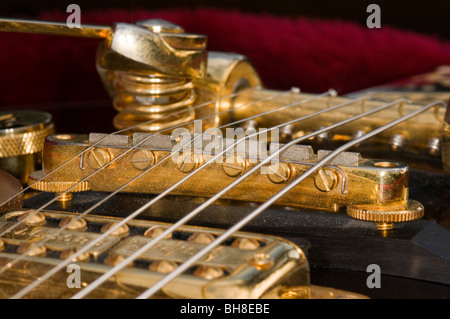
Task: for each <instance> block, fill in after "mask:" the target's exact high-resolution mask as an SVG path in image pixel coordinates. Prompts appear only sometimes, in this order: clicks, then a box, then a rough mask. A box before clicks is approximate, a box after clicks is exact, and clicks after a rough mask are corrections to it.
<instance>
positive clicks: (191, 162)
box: [177, 152, 202, 173]
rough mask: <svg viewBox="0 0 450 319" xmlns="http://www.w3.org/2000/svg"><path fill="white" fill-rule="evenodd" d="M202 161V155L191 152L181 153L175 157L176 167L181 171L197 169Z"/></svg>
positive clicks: (188, 171)
mask: <svg viewBox="0 0 450 319" xmlns="http://www.w3.org/2000/svg"><path fill="white" fill-rule="evenodd" d="M201 162H202V156H201V155H199V154H196V153H193V152H187V153H182V154H180V155H179V156H178V157H177V167H178V169H179V170H180V171H181V172H183V173H190V172H192V171H193V170H195V169H197V167H198V166H199V164H200V163H201Z"/></svg>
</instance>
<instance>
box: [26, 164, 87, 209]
mask: <svg viewBox="0 0 450 319" xmlns="http://www.w3.org/2000/svg"><path fill="white" fill-rule="evenodd" d="M43 178H44V174H43V172H42V171H35V172H33V173H31V174H30V175H29V176H28V184H29V185H30V187H31V188H32V189H35V190H38V191H41V192H50V193H56V196H59V197H58V199H57V200H58V201H60V202H67V201H69V200H71V199H72V193H74V192H85V191H88V190H90V185H89V182H88V181H84V182H80V183H79V182H78V181H65V182H61V181H57V180H51V179H45V180H44V179H43ZM71 187H72V188H71ZM69 188H71V189H70V192H66V191H67V190H68V189H69Z"/></svg>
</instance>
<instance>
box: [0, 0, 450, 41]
mask: <svg viewBox="0 0 450 319" xmlns="http://www.w3.org/2000/svg"><path fill="white" fill-rule="evenodd" d="M71 3H76V4H78V5H79V6H80V7H81V9H82V11H83V10H90V9H124V10H127V11H129V12H130V20H132V19H133V17H132V13H133V11H134V10H138V9H147V10H153V9H154V10H158V9H167V8H196V7H209V8H218V9H220V8H223V9H234V10H238V11H241V12H248V13H271V14H275V15H280V16H293V17H299V16H303V17H314V18H326V19H341V20H346V21H352V22H356V23H359V24H362V25H365V23H366V19H367V17H368V15H369V14H368V13H366V8H367V6H368V5H369V4H371V3H375V4H378V5H379V6H380V7H381V22H382V26H383V25H390V26H393V27H396V28H400V29H405V30H412V31H416V32H421V33H424V34H427V35H431V36H437V37H439V38H441V39H450V1H448V0H427V1H424V0H409V1H405V0H401V1H397V0H396V1H392V0H345V1H336V0H317V1H286V0H278V1H274V0H247V1H242V0H214V1H211V0H163V1H161V0H128V1H124V0H96V1H87V0H75V1H74V0H58V1H51V0H40V1H33V0H17V1H10V0H7V1H2V4H1V5H0V16H3V17H23V16H27V17H33V16H35V15H37V14H38V13H39V12H42V11H48V10H56V11H63V12H64V10H65V8H67V6H68V5H69V4H71ZM83 22H84V23H89V21H83Z"/></svg>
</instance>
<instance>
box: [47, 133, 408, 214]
mask: <svg viewBox="0 0 450 319" xmlns="http://www.w3.org/2000/svg"><path fill="white" fill-rule="evenodd" d="M143 138H148V139H147V140H146V142H145V143H144V144H142V145H141V148H142V149H146V150H149V151H152V152H153V154H154V156H155V158H156V159H161V158H164V157H167V156H168V155H169V158H167V160H165V161H164V162H161V163H160V164H159V165H155V166H154V167H152V170H151V172H152V173H151V174H144V175H143V176H141V178H139V180H136V181H135V182H134V183H133V184H130V185H128V186H127V192H137V193H154V194H158V193H160V192H162V191H164V190H165V189H167V188H168V187H170V186H171V185H172V184H174V183H176V182H177V181H178V180H180V179H182V178H183V177H185V176H186V175H185V174H187V173H188V172H192V171H193V170H194V169H195V168H197V167H199V166H200V165H201V162H202V160H201V158H202V157H203V156H205V157H208V156H212V155H211V154H204V155H203V156H202V154H200V153H201V152H202V151H203V149H202V150H195V151H194V150H193V151H187V152H182V153H180V154H179V155H178V156H176V155H175V154H173V156H175V159H176V162H174V161H173V160H172V158H170V155H171V152H172V150H171V147H172V142H171V138H170V136H168V135H152V136H150V135H149V134H144V133H141V134H139V135H138V136H135V138H134V139H133V140H131V139H129V140H128V139H127V143H128V144H122V143H120V145H117V146H116V145H113V143H111V144H108V145H106V144H102V149H105V150H106V149H107V150H108V152H109V153H110V154H111V156H112V157H118V156H119V155H120V154H122V153H123V152H124V151H125V150H124V147H126V146H128V147H131V146H132V145H135V143H136V142H137V141H142V139H143ZM223 143H224V145H226V143H227V141H226V140H224V141H223ZM150 145H151V146H150ZM87 147H89V144H88V143H86V138H85V136H75V135H74V136H73V138H72V139H71V140H64V141H61V140H60V139H58V138H54V137H53V136H50V137H48V138H47V140H46V148H45V151H44V157H45V159H46V162H45V164H46V165H45V170H48V171H51V170H53V169H55V168H56V167H58V166H60V165H61V164H62V163H64V162H66V161H68V160H69V159H71V158H73V157H76V156H77V155H78V154H80V152H82V151H83V150H84V149H86V148H87ZM328 153H329V151H323V150H319V151H318V152H317V154H314V152H313V151H312V148H311V147H310V146H302V145H294V146H292V147H290V148H289V149H288V150H286V151H285V152H283V153H282V154H281V155H280V160H279V162H276V163H277V164H278V167H281V168H283V167H284V168H286V167H289V170H284V172H285V173H284V174H286V173H287V172H289V174H290V175H291V176H290V177H289V178H295V176H299V175H300V174H302V173H303V172H305V171H306V170H307V169H309V168H310V167H311V166H312V165H314V164H315V163H317V161H318V160H320V159H321V158H323V157H324V156H326V154H328ZM132 156H133V152H128V153H127V154H124V155H123V156H121V158H119V159H118V160H117V162H116V163H114V165H112V164H111V165H110V166H107V167H105V168H104V174H96V175H93V176H92V177H90V178H89V187H90V189H91V190H94V191H102V192H109V191H114V190H116V189H117V188H118V187H119V186H121V185H122V183H123V182H122V181H123V180H124V179H132V178H133V177H135V176H136V174H137V173H136V169H135V168H134V167H133V166H132V165H131V164H130V161H131V158H132ZM226 156H228V155H224V156H223V158H222V163H211V164H209V165H208V166H206V167H205V168H204V169H203V170H202V171H200V172H199V173H198V174H195V175H193V176H192V177H191V178H190V179H189V180H187V181H186V182H185V183H183V184H181V185H180V186H179V187H177V189H175V190H174V191H173V194H175V195H185V194H189V195H191V196H212V195H214V194H216V193H217V192H218V191H219V190H221V189H222V188H223V187H225V186H226V185H227V183H229V182H230V181H229V180H228V179H224V178H222V177H221V176H223V173H222V171H223V162H226ZM241 156H245V158H246V160H247V161H249V158H248V156H249V153H248V149H247V150H246V151H245V154H241ZM208 158H209V157H208ZM205 160H206V159H205ZM256 161H257V163H259V162H260V159H256ZM257 163H250V161H249V163H248V167H249V168H251V167H253V166H254V165H257ZM286 165H288V166H286ZM118 167H120V169H118ZM323 170H324V172H322V174H324V176H325V178H324V180H325V182H326V186H327V187H328V189H329V191H326V190H327V188H326V187H325V184H323V181H321V180H322V179H321V178H319V177H317V176H310V177H308V178H307V179H306V180H305V181H304V183H302V184H300V185H298V186H297V187H295V188H294V189H293V190H291V192H289V194H287V195H286V196H283V198H280V200H279V201H278V202H277V204H279V205H284V206H291V207H305V208H312V209H321V210H326V211H331V212H337V211H339V209H340V207H345V206H348V205H352V206H356V205H375V206H376V207H379V208H378V209H380V210H389V209H392V210H404V209H406V205H407V200H408V188H409V186H408V178H407V175H408V170H409V169H408V166H407V165H406V164H404V163H401V162H397V161H377V160H371V159H363V158H361V156H360V155H359V154H358V153H352V152H344V153H341V154H340V155H339V156H337V157H336V158H335V159H334V160H333V161H332V162H331V163H330V164H329V166H327V167H324V168H323ZM169 172H170V173H169ZM87 173H89V172H86V171H85V170H83V169H82V168H80V165H78V163H77V161H72V162H71V163H69V164H67V165H66V167H65V169H64V170H59V171H56V172H55V173H53V174H52V176H51V180H52V182H53V183H54V182H55V181H58V180H59V181H60V182H61V183H64V181H65V180H69V179H76V180H82V179H83V177H84V176H86V174H87ZM269 173H270V171H269ZM266 175H267V174H252V175H251V176H249V177H248V179H247V182H246V183H241V184H239V185H237V186H236V187H234V188H233V189H231V190H230V191H229V192H227V194H225V195H224V196H223V197H224V198H227V199H233V200H242V201H250V202H264V201H266V200H267V199H268V198H269V197H270V196H271V194H274V193H276V192H277V191H279V190H280V189H281V188H282V187H283V183H274V182H273V181H269V180H268V177H266ZM287 176H289V175H285V176H284V177H285V178H286V177H287ZM319 176H320V175H319ZM277 177H278V175H277ZM269 178H270V177H269ZM273 178H275V176H274V177H273ZM283 180H284V179H283ZM276 181H277V182H280V181H282V180H276ZM44 182H45V179H44ZM247 185H252V189H253V191H252V192H248V191H247V190H248V188H247ZM255 185H258V187H255ZM317 185H318V186H317ZM318 187H319V188H318ZM320 188H322V189H323V190H322V189H320Z"/></svg>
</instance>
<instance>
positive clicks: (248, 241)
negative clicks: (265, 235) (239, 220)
mask: <svg viewBox="0 0 450 319" xmlns="http://www.w3.org/2000/svg"><path fill="white" fill-rule="evenodd" d="M231 246H233V247H237V248H240V249H257V248H259V242H258V241H257V240H255V239H253V238H238V239H236V240H234V241H233V243H232V244H231Z"/></svg>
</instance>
